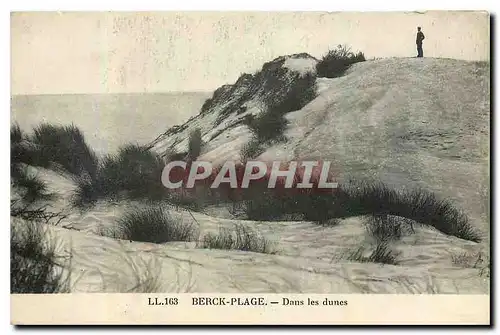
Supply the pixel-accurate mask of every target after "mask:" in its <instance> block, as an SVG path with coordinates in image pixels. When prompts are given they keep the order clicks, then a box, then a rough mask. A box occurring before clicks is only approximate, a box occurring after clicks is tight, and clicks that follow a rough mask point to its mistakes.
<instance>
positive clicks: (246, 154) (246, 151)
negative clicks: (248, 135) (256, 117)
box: [240, 138, 265, 162]
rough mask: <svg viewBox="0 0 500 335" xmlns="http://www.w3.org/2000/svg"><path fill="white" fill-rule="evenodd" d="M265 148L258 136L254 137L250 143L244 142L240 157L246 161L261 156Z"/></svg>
mask: <svg viewBox="0 0 500 335" xmlns="http://www.w3.org/2000/svg"><path fill="white" fill-rule="evenodd" d="M264 151H265V149H264V148H263V147H262V145H261V144H260V142H259V140H258V139H257V138H252V139H251V140H250V141H249V142H248V143H246V144H244V145H243V147H242V148H241V151H240V159H241V161H242V162H246V161H248V160H249V159H254V158H256V157H258V156H260V155H261V154H262V153H263V152H264Z"/></svg>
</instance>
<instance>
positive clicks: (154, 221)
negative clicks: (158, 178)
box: [117, 206, 198, 243]
mask: <svg viewBox="0 0 500 335" xmlns="http://www.w3.org/2000/svg"><path fill="white" fill-rule="evenodd" d="M117 224H118V228H119V230H120V234H121V236H122V238H123V239H126V240H131V241H138V242H150V243H165V242H172V241H185V242H189V241H195V240H196V239H197V233H198V231H197V227H196V226H195V225H194V224H193V223H188V222H182V221H179V220H176V219H173V218H172V217H171V216H170V214H169V213H168V211H167V210H165V209H164V208H161V207H154V206H148V207H145V208H136V209H133V210H131V211H129V212H128V213H125V214H124V215H123V216H122V217H121V218H120V219H119V220H118V222H117Z"/></svg>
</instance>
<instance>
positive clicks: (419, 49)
mask: <svg viewBox="0 0 500 335" xmlns="http://www.w3.org/2000/svg"><path fill="white" fill-rule="evenodd" d="M421 29H422V28H420V27H417V53H418V55H417V57H424V49H422V41H423V40H424V39H425V36H424V33H423V32H422V30H421Z"/></svg>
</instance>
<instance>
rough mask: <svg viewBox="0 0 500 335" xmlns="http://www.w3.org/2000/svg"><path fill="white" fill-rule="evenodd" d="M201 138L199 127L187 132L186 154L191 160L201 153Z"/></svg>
mask: <svg viewBox="0 0 500 335" xmlns="http://www.w3.org/2000/svg"><path fill="white" fill-rule="evenodd" d="M202 146H203V140H202V138H201V130H200V128H196V129H195V130H193V131H192V132H191V133H190V134H189V143H188V155H189V158H190V159H191V160H193V161H194V160H196V158H198V156H199V155H200V154H201V149H202Z"/></svg>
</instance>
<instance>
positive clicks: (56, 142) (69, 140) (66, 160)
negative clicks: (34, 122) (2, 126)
mask: <svg viewBox="0 0 500 335" xmlns="http://www.w3.org/2000/svg"><path fill="white" fill-rule="evenodd" d="M29 139H30V141H31V142H32V143H34V144H35V145H36V148H37V151H36V152H34V153H33V156H34V157H33V164H34V165H36V166H42V167H54V168H57V169H62V170H64V171H66V172H68V173H70V174H72V175H75V176H82V175H87V176H89V177H91V178H94V177H95V175H96V173H97V166H98V157H97V155H96V154H95V152H94V151H93V150H92V149H91V148H90V147H89V146H88V145H87V143H86V141H85V137H84V135H83V133H82V132H81V131H80V129H79V128H78V127H76V126H75V125H70V126H55V125H52V124H48V123H42V124H40V125H38V126H37V127H35V128H34V129H33V134H32V136H31V137H30V138H29Z"/></svg>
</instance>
